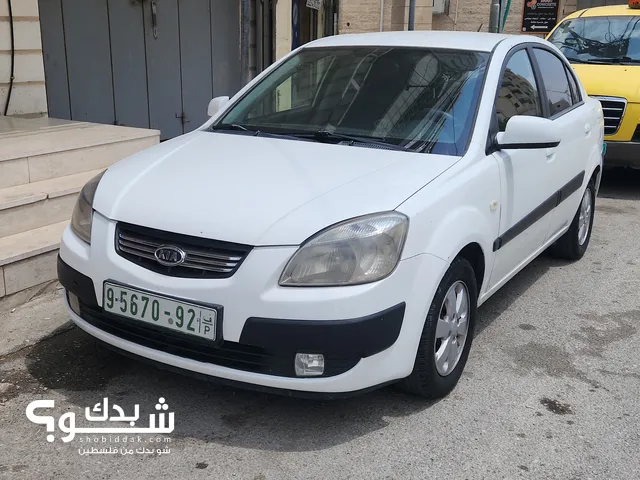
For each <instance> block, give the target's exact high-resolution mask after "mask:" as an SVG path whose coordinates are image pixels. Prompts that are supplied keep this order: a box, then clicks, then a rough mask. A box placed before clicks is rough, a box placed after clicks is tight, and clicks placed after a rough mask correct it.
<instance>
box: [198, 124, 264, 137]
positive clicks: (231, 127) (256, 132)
mask: <svg viewBox="0 0 640 480" xmlns="http://www.w3.org/2000/svg"><path fill="white" fill-rule="evenodd" d="M209 130H210V131H214V130H236V131H242V132H251V133H253V134H254V135H255V136H258V135H260V133H261V132H260V130H254V129H252V128H247V127H245V126H244V125H240V124H238V123H219V124H218V125H211V126H210V127H209Z"/></svg>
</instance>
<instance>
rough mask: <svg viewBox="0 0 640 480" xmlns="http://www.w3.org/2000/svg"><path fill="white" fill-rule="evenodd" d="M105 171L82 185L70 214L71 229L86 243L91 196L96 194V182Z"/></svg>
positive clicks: (89, 233) (90, 212)
mask: <svg viewBox="0 0 640 480" xmlns="http://www.w3.org/2000/svg"><path fill="white" fill-rule="evenodd" d="M105 172H106V170H105V171H104V172H102V173H101V174H99V175H96V176H95V177H93V178H92V179H91V180H89V181H88V182H87V184H86V185H85V186H84V187H82V190H81V191H80V195H78V200H76V206H75V207H74V209H73V215H72V216H71V230H73V232H74V233H75V234H76V235H78V236H79V237H80V238H81V239H82V240H84V241H85V242H87V243H91V222H92V220H93V197H95V195H96V189H97V188H98V183H100V179H101V178H102V176H103V175H104V174H105Z"/></svg>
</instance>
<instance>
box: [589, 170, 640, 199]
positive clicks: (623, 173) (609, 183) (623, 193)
mask: <svg viewBox="0 0 640 480" xmlns="http://www.w3.org/2000/svg"><path fill="white" fill-rule="evenodd" d="M598 196H599V197H601V198H616V199H620V200H640V170H634V169H631V168H612V169H606V170H605V171H604V173H603V174H602V181H601V183H600V192H599V194H598Z"/></svg>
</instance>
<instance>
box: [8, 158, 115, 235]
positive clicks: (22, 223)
mask: <svg viewBox="0 0 640 480" xmlns="http://www.w3.org/2000/svg"><path fill="white" fill-rule="evenodd" d="M103 170H104V168H100V169H97V170H91V171H89V172H83V173H77V174H75V175H67V176H64V177H58V178H52V179H49V180H43V181H40V182H34V183H27V184H24V185H18V186H15V187H9V188H3V189H0V239H2V238H3V237H8V236H12V235H15V234H18V233H21V232H27V231H29V230H33V229H36V228H40V227H44V226H46V225H51V224H53V223H58V222H62V221H69V220H70V219H71V214H72V212H73V207H74V205H75V201H76V197H77V196H78V193H79V192H80V190H81V189H82V187H83V186H84V185H85V184H86V183H87V182H88V181H89V180H91V179H92V178H93V177H94V176H96V175H97V174H99V173H100V172H102V171H103Z"/></svg>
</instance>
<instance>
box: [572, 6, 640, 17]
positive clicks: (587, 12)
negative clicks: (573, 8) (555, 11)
mask: <svg viewBox="0 0 640 480" xmlns="http://www.w3.org/2000/svg"><path fill="white" fill-rule="evenodd" d="M607 16H609V17H621V16H640V10H639V9H637V8H629V6H628V5H609V6H606V7H593V8H586V9H584V10H578V11H577V12H573V13H572V14H571V15H567V16H566V18H565V20H568V19H572V18H579V17H607Z"/></svg>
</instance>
